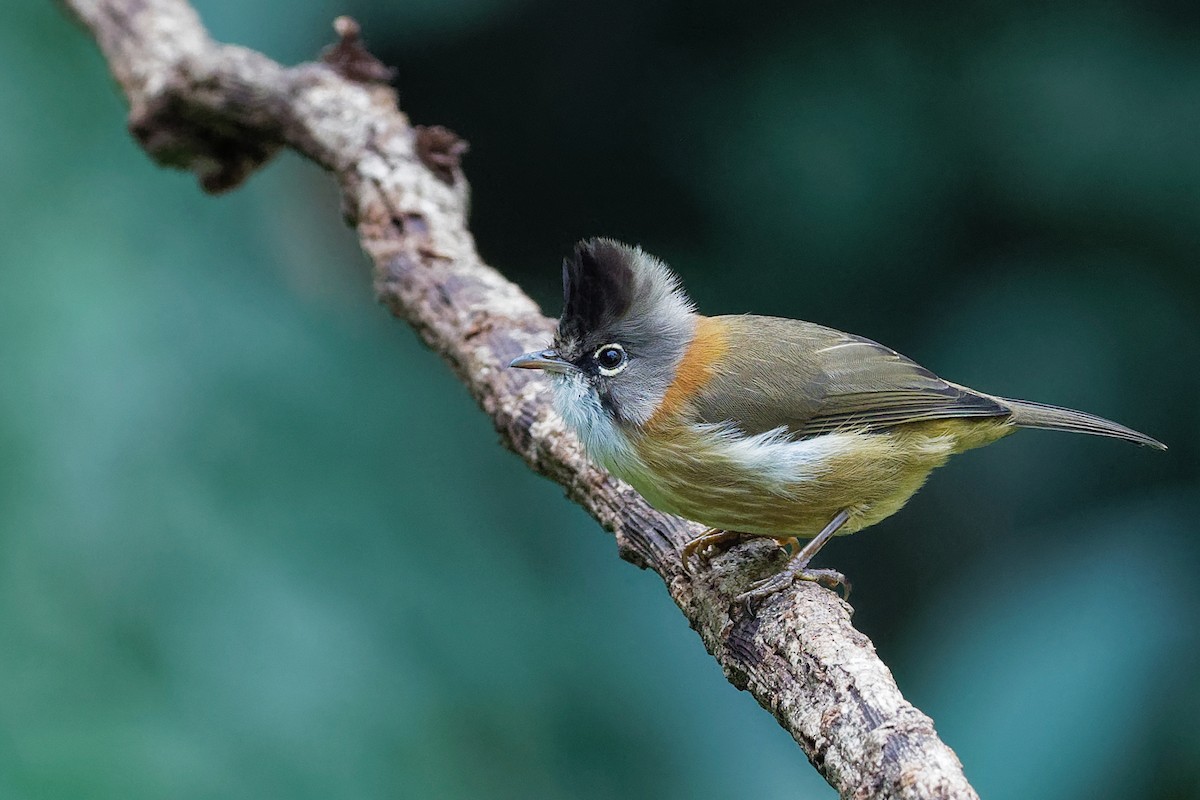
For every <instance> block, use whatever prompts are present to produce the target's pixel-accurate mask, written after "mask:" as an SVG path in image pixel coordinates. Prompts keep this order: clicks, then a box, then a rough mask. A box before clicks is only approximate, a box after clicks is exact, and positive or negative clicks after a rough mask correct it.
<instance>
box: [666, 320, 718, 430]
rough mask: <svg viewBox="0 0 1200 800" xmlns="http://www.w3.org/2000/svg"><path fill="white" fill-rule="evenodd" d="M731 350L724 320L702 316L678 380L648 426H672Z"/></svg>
mask: <svg viewBox="0 0 1200 800" xmlns="http://www.w3.org/2000/svg"><path fill="white" fill-rule="evenodd" d="M727 352H729V341H728V339H727V338H726V336H725V328H724V325H723V323H721V322H720V321H718V320H716V319H714V318H712V317H700V318H699V319H698V320H697V322H696V334H695V336H693V337H692V341H691V342H690V343H689V344H688V348H687V350H686V351H685V352H684V354H683V358H682V359H681V360H680V362H679V368H678V369H677V370H676V371H675V379H674V380H672V381H671V385H670V386H668V387H667V391H666V393H665V394H664V395H663V399H662V402H661V403H659V406H658V408H657V409H655V411H654V415H653V416H652V417H650V421H649V422H647V423H646V427H648V428H656V427H662V426H666V425H670V424H671V423H672V422H673V421H674V420H675V417H676V416H677V415H678V414H679V413H680V411H682V410H683V407H684V406H685V405H686V404H687V403H688V402H689V401H691V399H692V398H693V397H695V396H696V395H697V393H699V392H700V391H701V390H702V389H703V388H704V387H705V386H707V385H708V383H709V382H710V381H711V380H712V379H713V377H714V376H715V375H716V365H717V364H719V363H720V361H721V359H722V358H724V357H725V354H726V353H727Z"/></svg>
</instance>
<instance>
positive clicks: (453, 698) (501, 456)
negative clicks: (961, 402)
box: [0, 0, 1200, 800]
mask: <svg viewBox="0 0 1200 800" xmlns="http://www.w3.org/2000/svg"><path fill="white" fill-rule="evenodd" d="M1047 5H1048V4H1042V3H1005V4H1000V3H986V2H940V3H911V4H900V3H896V4H872V5H869V6H865V5H864V6H859V5H854V4H843V3H830V2H821V3H783V2H775V3H760V4H749V3H740V4H731V3H727V2H696V1H694V0H693V1H692V2H687V1H686V0H674V1H673V2H668V1H667V0H662V1H660V2H637V1H636V0H627V2H620V3H606V4H597V3H575V4H567V3H561V2H553V0H455V1H453V2H451V1H450V0H439V1H438V2H434V0H419V1H418V2H407V3H404V2H384V0H344V1H343V2H341V3H335V2H332V0H261V1H260V2H256V3H234V2H230V1H229V0H224V1H222V0H205V1H204V2H202V3H200V10H201V12H202V14H203V16H204V18H205V20H206V22H207V23H208V24H209V25H210V26H211V28H212V30H213V33H214V35H215V36H216V37H218V38H220V39H224V40H228V41H234V42H238V43H241V44H245V45H248V46H251V47H254V48H257V49H260V50H262V51H264V52H265V53H267V54H268V55H270V56H272V57H274V58H277V59H279V60H282V61H285V62H296V61H300V60H304V59H307V58H311V57H312V56H313V55H314V54H315V53H316V52H317V51H318V49H319V48H320V47H321V46H322V45H324V44H325V43H327V42H328V41H330V39H331V38H332V35H331V32H330V28H329V23H330V21H331V20H332V18H333V17H334V16H335V15H337V14H339V13H350V14H353V15H354V16H356V17H358V18H359V19H360V20H361V21H362V23H363V25H364V29H365V33H366V37H367V40H368V43H369V45H370V46H371V48H372V49H373V50H374V51H375V52H377V53H378V54H379V55H381V56H382V57H383V58H384V60H385V61H387V62H389V63H392V64H395V65H397V66H398V68H399V78H398V81H397V84H398V86H399V88H400V93H401V97H402V103H403V106H404V109H405V110H406V111H407V112H408V113H409V114H410V115H411V117H412V118H413V120H414V121H415V122H420V123H427V124H435V123H440V124H445V125H448V126H450V127H452V128H454V129H455V130H457V131H458V132H460V133H461V134H462V135H463V136H465V137H466V138H467V139H469V140H470V141H471V143H472V150H471V153H470V155H469V157H468V159H467V161H466V169H467V174H468V176H469V178H470V180H471V182H472V185H473V193H474V194H473V197H474V202H473V225H474V229H475V231H476V234H477V236H478V241H479V247H480V250H481V251H482V253H483V254H484V256H485V257H486V258H487V259H488V260H489V261H491V263H494V264H496V265H497V266H498V267H500V268H501V269H502V270H504V271H505V272H506V273H508V274H509V275H511V276H512V277H514V278H515V279H517V280H519V281H520V282H521V283H522V284H523V285H524V286H525V287H526V288H527V289H528V290H529V291H530V292H531V293H532V294H534V295H535V296H536V297H538V298H539V299H540V300H542V301H543V302H544V303H546V307H547V310H548V312H549V313H551V314H556V313H557V312H558V305H557V304H558V293H559V288H558V285H557V282H558V274H559V273H558V260H559V259H560V258H561V256H562V255H563V253H564V252H565V251H566V250H567V249H568V248H569V246H570V244H571V243H572V242H573V241H574V240H575V239H578V238H581V237H584V236H591V235H597V234H604V235H610V236H618V237H622V238H625V239H628V240H631V241H636V242H639V243H641V244H642V245H643V246H645V247H646V248H647V249H649V250H650V251H652V252H654V253H657V254H659V255H661V256H663V257H665V258H666V259H668V260H669V261H670V262H671V263H672V264H674V265H675V266H676V267H677V268H678V269H679V270H680V271H681V272H682V274H683V275H684V277H685V279H686V282H687V284H688V287H689V288H690V290H691V291H692V293H693V294H694V295H695V297H696V299H697V300H698V301H699V303H700V305H701V307H702V308H703V309H704V310H705V311H707V312H712V313H716V312H742V311H756V312H760V313H774V314H781V315H788V316H799V317H804V318H806V319H811V320H816V321H820V322H822V323H826V324H829V325H833V326H836V327H839V328H843V329H846V330H851V331H855V332H857V333H861V334H864V335H868V336H871V337H873V338H876V339H878V340H880V341H883V342H885V343H887V344H890V345H892V346H894V347H896V348H897V349H899V350H901V351H902V352H905V353H907V354H909V355H911V356H913V357H914V358H916V359H917V360H919V361H921V362H922V363H925V364H927V365H928V366H930V367H931V368H933V369H935V370H937V371H939V372H941V373H942V374H944V375H946V376H948V377H950V378H952V379H954V380H957V381H961V382H963V383H966V384H969V385H973V386H976V387H978V388H980V389H983V390H985V391H991V392H996V393H1001V394H1007V395H1012V396H1017V397H1027V398H1030V399H1035V400H1041V401H1044V402H1052V403H1061V404H1066V405H1071V406H1076V407H1079V408H1083V409H1087V410H1090V411H1093V412H1096V413H1100V414H1104V415H1106V416H1110V417H1112V418H1114V419H1117V420H1120V421H1122V422H1125V423H1127V424H1129V425H1131V426H1133V427H1136V428H1139V429H1141V430H1144V431H1146V432H1148V433H1150V434H1152V435H1154V436H1156V437H1158V438H1160V439H1162V440H1163V441H1166V442H1167V443H1169V444H1170V445H1171V450H1170V451H1169V452H1168V453H1166V454H1159V453H1155V452H1152V451H1149V450H1143V449H1138V448H1134V447H1131V446H1129V445H1126V444H1123V443H1118V442H1113V441H1107V440H1099V439H1092V438H1089V437H1079V436H1068V435H1065V434H1050V433H1042V432H1030V433H1024V434H1021V435H1019V436H1016V437H1012V438H1011V439H1008V440H1006V441H1004V442H1001V443H999V444H997V445H995V446H993V447H990V448H987V449H986V450H983V451H977V452H973V453H970V454H967V455H965V456H962V457H960V458H959V459H957V460H956V461H955V462H954V463H953V464H952V465H951V466H949V467H947V468H946V469H944V470H942V471H940V472H939V473H938V474H936V475H935V476H934V478H933V480H932V481H931V482H930V484H929V486H928V487H927V488H926V489H925V490H924V491H923V492H921V493H920V494H919V495H918V496H917V497H916V498H915V499H914V500H913V502H912V503H910V504H909V506H908V508H907V509H906V510H905V511H904V512H903V513H901V514H899V515H897V516H895V517H893V518H892V519H890V520H888V521H886V522H885V523H883V524H881V525H879V526H878V527H876V528H873V529H872V530H870V531H869V532H867V533H865V534H863V535H861V536H855V537H853V538H851V539H846V540H839V541H838V542H836V543H835V545H834V546H833V547H831V548H829V549H828V550H826V552H825V554H824V555H823V556H822V558H823V560H824V562H825V563H826V564H829V565H836V566H837V567H838V568H839V569H841V570H843V571H845V572H846V573H847V574H849V575H850V576H851V577H852V578H853V580H854V583H855V587H856V591H855V598H854V599H855V606H856V609H857V614H856V621H857V624H858V625H859V626H860V627H861V628H862V629H863V630H864V631H865V632H866V633H868V634H869V635H870V636H871V637H872V638H873V639H874V641H875V643H876V645H877V647H878V648H879V651H880V654H881V655H882V657H883V658H884V660H885V661H886V662H887V663H888V664H889V665H891V667H892V669H893V670H894V671H895V674H896V677H897V679H898V681H899V683H900V686H901V688H902V689H903V690H904V692H905V693H906V695H907V696H908V697H909V699H911V700H912V701H913V702H914V703H915V704H916V705H917V706H919V707H920V708H922V709H923V710H924V711H925V712H927V713H928V714H930V715H931V716H932V717H933V718H934V720H935V721H936V723H937V726H938V729H939V731H940V732H941V733H942V735H943V737H944V738H945V740H946V741H947V742H948V743H949V744H950V745H951V746H952V747H954V748H955V749H956V751H957V752H958V754H959V756H960V757H961V758H962V760H963V762H964V764H965V767H966V772H967V775H968V777H969V778H971V780H972V781H973V783H974V784H975V786H976V787H977V788H978V789H979V791H980V793H981V794H982V795H983V796H984V797H987V798H991V799H992V800H995V799H996V798H1041V797H1047V798H1049V797H1053V798H1080V799H1082V798H1088V799H1089V800H1090V799H1094V798H1126V797H1133V796H1136V797H1143V798H1155V799H1157V798H1197V797H1200V728H1198V726H1197V723H1196V720H1197V719H1200V678H1198V670H1197V663H1198V661H1200V638H1198V635H1197V627H1198V619H1200V583H1198V581H1197V579H1196V575H1197V572H1198V570H1200V537H1198V536H1197V533H1196V518H1197V512H1198V510H1200V509H1198V508H1197V505H1198V503H1197V501H1198V498H1200V494H1198V488H1200V487H1198V483H1197V478H1198V469H1197V466H1198V465H1197V457H1198V445H1200V422H1198V419H1197V415H1196V413H1195V406H1194V404H1195V400H1194V398H1195V397H1196V391H1197V371H1196V369H1195V367H1194V362H1195V361H1196V359H1197V357H1198V356H1200V274H1198V271H1197V265H1198V264H1200V225H1198V220H1200V8H1198V7H1197V6H1196V4H1194V3H1184V2H1166V1H1165V0H1164V1H1162V2H1149V3H1147V2H1137V3H1134V2H1125V3H1115V2H1110V3H1089V2H1066V3H1059V4H1055V5H1054V6H1053V8H1048V7H1047ZM124 115H125V108H124V104H123V102H122V101H121V100H120V98H119V96H118V95H117V93H116V92H115V90H114V87H113V85H112V84H111V81H110V79H109V77H108V75H107V72H106V70H105V67H104V64H103V62H102V60H101V58H100V56H99V55H98V53H97V52H96V50H95V47H94V45H93V44H92V43H91V42H90V41H89V39H88V38H87V37H86V35H84V34H83V33H82V32H81V31H80V30H78V29H77V28H75V27H73V26H72V25H71V24H70V23H69V22H68V21H67V20H66V19H65V18H64V17H63V16H62V15H61V13H60V12H59V10H58V9H57V8H56V7H55V6H54V5H53V4H52V3H49V2H28V0H26V1H25V2H18V3H14V4H9V16H8V18H7V22H6V24H5V25H4V26H3V27H0V171H2V174H3V178H4V184H5V187H6V191H7V193H6V202H5V203H4V204H3V205H4V213H3V214H0V265H2V272H0V281H2V283H0V286H2V290H0V369H2V375H3V377H2V378H0V796H2V797H4V798H135V799H136V798H168V797H169V798H265V797H278V798H331V797H337V798H342V797H346V798H408V797H412V798H479V797H487V798H528V797H537V798H611V797H623V798H731V797H756V798H794V797H802V798H830V797H832V796H833V792H832V791H831V790H830V789H829V788H828V787H827V786H826V785H825V784H824V783H823V782H822V781H821V780H820V778H819V777H817V775H816V773H815V772H814V771H813V770H812V768H811V767H810V766H809V765H808V764H807V762H806V761H805V760H804V758H803V756H802V755H801V753H800V751H799V749H798V748H797V747H796V746H795V744H794V743H793V742H792V741H791V740H790V739H789V738H788V737H787V736H786V735H785V734H784V733H783V732H782V730H780V729H779V728H778V727H777V725H776V724H775V722H774V721H773V720H772V719H771V717H770V716H769V715H768V714H766V713H764V712H762V711H761V710H760V709H758V708H757V706H756V705H755V704H754V701H753V700H752V699H751V698H750V697H749V696H748V695H746V694H743V693H739V692H737V691H735V690H734V689H733V688H732V687H730V686H729V685H728V684H727V683H726V681H725V680H724V679H723V678H722V676H721V674H720V671H719V669H718V667H717V666H716V664H715V663H714V662H713V661H712V659H711V658H710V657H709V656H708V655H707V654H706V653H705V652H704V650H703V648H702V646H701V644H700V642H699V640H698V638H697V637H696V636H695V634H694V633H692V632H691V631H690V630H689V629H688V628H687V626H686V624H685V623H684V620H683V619H682V617H681V616H680V615H679V613H678V612H677V611H676V610H675V608H674V607H673V606H672V605H671V603H670V601H669V600H668V598H667V595H666V592H665V591H664V589H663V587H662V585H661V584H660V582H659V581H658V579H657V578H656V577H655V576H653V575H651V574H648V573H645V572H641V571H639V570H637V569H635V568H633V567H631V566H630V565H628V564H625V563H623V562H621V561H620V560H619V559H618V558H617V556H616V548H615V546H614V544H613V541H612V540H611V538H610V537H608V536H607V535H605V534H603V533H602V532H601V531H600V530H599V529H598V527H597V526H596V524H595V523H594V522H592V521H591V520H590V519H589V518H587V517H586V516H585V515H584V514H583V513H582V512H580V511H579V510H578V509H576V508H575V507H574V506H572V505H571V504H569V503H568V502H567V501H566V500H564V499H563V498H562V492H561V491H560V490H559V489H558V487H556V486H554V485H552V484H550V483H549V482H546V481H543V480H541V479H538V478H536V477H535V476H533V475H532V474H530V473H529V472H528V471H527V470H526V469H524V468H523V467H522V466H521V465H520V463H519V462H518V461H517V460H516V459H515V458H514V457H513V456H511V455H510V454H508V453H506V452H505V451H503V450H502V449H501V448H500V447H499V446H498V445H497V443H496V436H495V435H494V433H493V432H492V430H491V428H490V426H489V424H488V422H487V421H486V419H485V418H484V417H483V415H482V414H480V413H478V411H477V410H476V409H475V408H474V407H473V405H472V403H471V402H470V400H469V398H468V397H467V396H466V393H465V392H464V391H463V389H462V388H461V387H460V386H459V385H458V384H457V383H456V382H455V381H454V380H453V379H452V377H451V376H450V375H449V373H448V371H447V370H446V369H445V368H444V367H442V366H441V364H440V363H439V362H438V360H437V359H436V358H435V357H434V356H433V355H432V354H430V353H429V352H427V351H426V350H424V349H423V348H422V347H421V346H420V345H419V344H418V343H417V342H416V340H415V337H414V336H413V334H412V333H411V332H410V331H408V330H406V329H405V328H404V327H403V326H402V325H400V324H398V323H396V322H394V321H393V320H392V319H390V318H389V317H388V315H387V314H386V313H385V311H384V310H383V309H382V308H380V307H378V306H377V305H375V304H374V302H373V300H372V296H371V290H370V279H369V275H368V272H369V271H368V267H367V264H366V262H365V259H364V258H363V257H362V255H361V254H360V253H359V252H358V250H357V245H356V242H355V238H354V236H353V233H352V232H351V231H349V230H346V229H344V228H343V227H341V223H340V215H339V213H338V200H337V197H336V193H335V191H334V188H333V187H332V185H331V182H330V181H329V180H328V179H327V177H326V176H324V175H323V174H321V173H320V172H319V171H318V170H317V169H316V168H314V167H312V166H311V165H309V164H306V163H304V162H302V161H300V160H299V159H298V158H296V157H294V156H290V155H285V156H283V157H281V158H280V159H279V160H278V161H277V162H276V163H274V164H273V165H271V167H270V168H269V169H267V170H266V171H265V172H264V173H262V174H261V175H258V176H256V177H255V178H254V179H253V180H252V181H251V182H250V183H249V185H247V186H246V187H244V188H243V189H241V190H239V191H237V192H235V193H233V194H231V195H229V196H225V197H220V198H211V197H206V196H203V195H202V194H201V193H200V192H199V190H198V189H197V188H196V186H195V183H194V180H193V179H192V178H191V177H189V176H187V175H183V174H179V173H172V172H166V171H163V170H160V169H158V168H156V167H154V166H153V165H152V164H151V163H150V162H149V161H148V160H147V159H146V158H145V156H144V155H143V154H142V153H141V152H139V151H138V149H137V148H136V147H135V145H134V143H133V142H132V141H131V139H130V138H129V137H128V136H127V135H126V133H125V132H124Z"/></svg>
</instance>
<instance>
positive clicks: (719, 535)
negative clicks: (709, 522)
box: [679, 528, 745, 573]
mask: <svg viewBox="0 0 1200 800" xmlns="http://www.w3.org/2000/svg"><path fill="white" fill-rule="evenodd" d="M744 536H745V534H742V533H739V532H737V531H722V530H718V529H716V528H709V529H708V530H706V531H705V532H704V533H702V534H700V535H699V536H697V537H696V538H695V539H692V540H691V541H690V542H688V543H687V544H685V545H684V546H683V549H682V550H681V551H679V557H680V558H681V559H682V560H683V569H684V571H685V572H688V573H691V571H692V558H693V557H695V558H697V559H699V560H700V561H707V560H708V559H709V556H708V549H709V548H710V547H717V546H718V545H722V544H725V543H727V542H731V541H733V540H735V539H738V540H740V539H742V538H743V537H744Z"/></svg>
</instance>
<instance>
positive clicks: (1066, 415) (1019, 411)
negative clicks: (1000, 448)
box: [999, 397, 1167, 450]
mask: <svg viewBox="0 0 1200 800" xmlns="http://www.w3.org/2000/svg"><path fill="white" fill-rule="evenodd" d="M999 399H1000V402H1001V403H1004V405H1006V406H1008V407H1009V408H1010V409H1012V412H1013V415H1012V421H1013V424H1014V425H1019V426H1021V427H1023V428H1045V429H1046V430H1052V431H1072V432H1074V433H1091V434H1094V435H1096V436H1111V437H1112V438H1114V439H1124V440H1125V441H1127V442H1135V443H1137V444H1141V445H1146V446H1148V447H1154V448H1156V449H1158V450H1166V449H1167V446H1166V445H1165V444H1163V443H1162V442H1160V441H1158V440H1157V439H1152V438H1151V437H1149V436H1147V435H1146V434H1144V433H1138V432H1137V431H1135V430H1133V429H1132V428H1126V427H1125V426H1124V425H1118V424H1117V423H1115V422H1112V421H1111V420H1107V419H1104V418H1103V417H1097V416H1096V415H1094V414H1085V413H1084V412H1082V411H1074V410H1072V409H1069V408H1061V407H1059V406H1048V405H1045V404H1044V403H1031V402H1029V401H1028V400H1010V399H1008V398H1003V397H1002V398H999Z"/></svg>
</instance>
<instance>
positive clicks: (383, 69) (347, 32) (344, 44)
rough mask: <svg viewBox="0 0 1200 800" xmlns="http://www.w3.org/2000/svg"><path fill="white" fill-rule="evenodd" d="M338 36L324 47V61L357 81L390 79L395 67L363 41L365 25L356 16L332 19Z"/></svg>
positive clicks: (344, 75)
mask: <svg viewBox="0 0 1200 800" xmlns="http://www.w3.org/2000/svg"><path fill="white" fill-rule="evenodd" d="M333 29H334V30H335V31H337V35H338V40H337V42H335V43H334V44H331V45H329V46H328V47H326V48H325V49H324V50H322V51H321V61H323V62H325V63H326V64H328V65H329V66H330V67H332V68H333V70H334V71H335V72H337V73H338V74H339V75H341V76H342V77H343V78H346V79H347V80H352V81H355V82H356V83H388V82H389V81H391V80H392V78H394V77H396V70H395V69H394V68H392V67H389V66H388V65H387V64H384V63H383V62H382V61H380V60H379V59H378V58H376V57H375V56H373V55H371V52H370V51H369V50H367V47H366V45H364V44H363V41H362V27H361V26H360V25H359V24H358V21H357V20H356V19H354V18H353V17H346V16H342V17H338V18H337V19H335V20H334V21H333Z"/></svg>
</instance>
